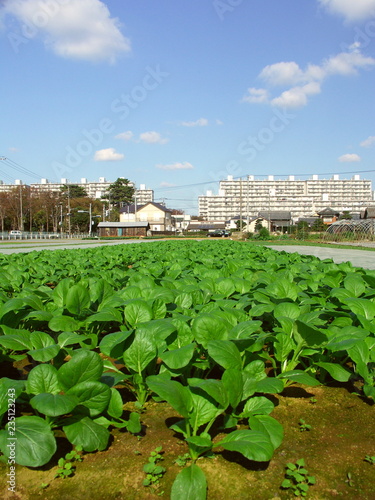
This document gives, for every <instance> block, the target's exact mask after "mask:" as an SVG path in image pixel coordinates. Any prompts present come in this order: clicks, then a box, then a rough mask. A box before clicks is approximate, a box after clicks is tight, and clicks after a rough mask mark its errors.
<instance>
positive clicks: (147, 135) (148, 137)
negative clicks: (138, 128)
mask: <svg viewBox="0 0 375 500" xmlns="http://www.w3.org/2000/svg"><path fill="white" fill-rule="evenodd" d="M139 140H140V141H141V142H147V143H148V144H166V143H167V142H168V141H169V139H166V138H165V137H162V136H161V135H160V134H159V132H154V131H152V132H143V133H142V134H140V135H139Z"/></svg>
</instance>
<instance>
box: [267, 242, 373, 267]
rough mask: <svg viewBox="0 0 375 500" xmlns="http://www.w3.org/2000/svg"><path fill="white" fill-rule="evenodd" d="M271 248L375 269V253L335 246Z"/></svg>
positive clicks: (282, 246)
mask: <svg viewBox="0 0 375 500" xmlns="http://www.w3.org/2000/svg"><path fill="white" fill-rule="evenodd" d="M363 246H364V245H363ZM369 246H373V245H369ZM269 247H270V248H273V249H275V250H280V251H281V250H284V251H285V252H289V253H294V252H296V253H299V254H303V255H315V257H319V259H332V260H333V261H334V262H336V263H337V264H339V263H340V262H348V261H349V262H351V263H352V264H353V266H355V267H364V268H365V269H375V252H370V251H367V250H355V249H353V248H349V247H348V248H335V247H334V245H332V247H329V248H328V247H309V246H306V247H305V246H294V245H269Z"/></svg>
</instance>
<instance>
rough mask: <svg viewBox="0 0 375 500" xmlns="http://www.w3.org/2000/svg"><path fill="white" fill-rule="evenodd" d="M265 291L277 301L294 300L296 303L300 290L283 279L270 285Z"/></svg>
mask: <svg viewBox="0 0 375 500" xmlns="http://www.w3.org/2000/svg"><path fill="white" fill-rule="evenodd" d="M265 291H266V292H267V293H269V294H270V295H272V296H273V297H276V298H277V299H292V300H293V302H294V301H295V300H296V299H297V297H298V293H299V291H300V288H299V287H298V286H297V285H295V284H294V283H291V282H290V281H289V280H287V279H286V278H281V279H278V280H277V281H274V282H273V283H270V284H269V285H268V286H267V287H266V289H265Z"/></svg>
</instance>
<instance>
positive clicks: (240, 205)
mask: <svg viewBox="0 0 375 500" xmlns="http://www.w3.org/2000/svg"><path fill="white" fill-rule="evenodd" d="M240 231H241V233H242V179H241V178H240Z"/></svg>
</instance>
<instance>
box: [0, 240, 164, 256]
mask: <svg viewBox="0 0 375 500" xmlns="http://www.w3.org/2000/svg"><path fill="white" fill-rule="evenodd" d="M152 241H156V240H144V241H143V240H115V241H108V240H105V241H100V242H99V241H96V240H77V239H71V240H61V241H59V242H57V241H56V240H55V241H45V242H42V241H35V242H33V243H32V242H28V241H25V242H19V243H11V244H5V243H0V253H3V254H11V253H27V252H32V251H34V250H36V251H40V250H66V249H70V250H73V249H75V248H94V247H102V246H112V245H123V244H128V243H150V242H152Z"/></svg>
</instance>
